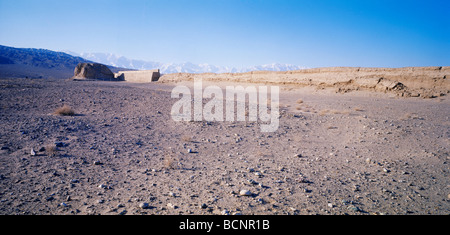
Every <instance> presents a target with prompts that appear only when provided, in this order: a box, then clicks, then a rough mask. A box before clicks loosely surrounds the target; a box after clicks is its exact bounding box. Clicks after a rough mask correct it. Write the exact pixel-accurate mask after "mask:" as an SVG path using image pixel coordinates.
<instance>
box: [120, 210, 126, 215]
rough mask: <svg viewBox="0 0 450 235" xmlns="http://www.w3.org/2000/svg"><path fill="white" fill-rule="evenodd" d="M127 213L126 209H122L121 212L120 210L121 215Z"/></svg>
mask: <svg viewBox="0 0 450 235" xmlns="http://www.w3.org/2000/svg"><path fill="white" fill-rule="evenodd" d="M126 213H127V211H126V210H122V211H121V212H119V215H125V214H126Z"/></svg>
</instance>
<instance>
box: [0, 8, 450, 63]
mask: <svg viewBox="0 0 450 235" xmlns="http://www.w3.org/2000/svg"><path fill="white" fill-rule="evenodd" d="M449 15H450V1H448V0H441V1H436V0H427V1H426V0H423V1H415V0H411V1H396V0H390V1H387V0H371V1H364V0H341V1H331V0H326V1H321V0H311V1H283V0H272V1H269V0H253V1H250V0H247V1H235V0H209V1H208V0H203V1H199V0H184V1H183V0H179V1H171V0H158V1H149V0H145V1H144V0H141V1H139V0H125V1H123V0H121V1H119V0H92V1H85V0H63V1H62V0H0V44H2V45H7V46H14V47H33V48H46V49H51V50H70V51H74V52H111V53H115V54H119V55H123V56H126V57H129V58H134V59H144V60H151V61H158V62H165V63H167V62H186V61H190V62H193V63H209V64H214V65H221V66H234V67H243V66H252V65H260V64H268V63H273V62H277V63H289V64H294V65H301V66H307V67H328V66H365V67H404V66H449V65H450V16H449Z"/></svg>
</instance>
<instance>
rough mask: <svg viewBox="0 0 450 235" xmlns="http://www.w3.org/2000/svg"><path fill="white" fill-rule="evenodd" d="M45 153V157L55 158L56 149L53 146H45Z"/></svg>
mask: <svg viewBox="0 0 450 235" xmlns="http://www.w3.org/2000/svg"><path fill="white" fill-rule="evenodd" d="M45 153H46V154H47V156H50V157H55V156H57V155H58V148H57V147H56V146H55V145H47V146H45Z"/></svg>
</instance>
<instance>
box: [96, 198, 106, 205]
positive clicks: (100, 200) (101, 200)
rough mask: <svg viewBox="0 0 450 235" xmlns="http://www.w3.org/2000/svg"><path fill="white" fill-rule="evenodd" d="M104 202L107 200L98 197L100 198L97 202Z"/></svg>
mask: <svg viewBox="0 0 450 235" xmlns="http://www.w3.org/2000/svg"><path fill="white" fill-rule="evenodd" d="M104 202H105V200H103V199H98V200H97V203H98V204H103V203H104Z"/></svg>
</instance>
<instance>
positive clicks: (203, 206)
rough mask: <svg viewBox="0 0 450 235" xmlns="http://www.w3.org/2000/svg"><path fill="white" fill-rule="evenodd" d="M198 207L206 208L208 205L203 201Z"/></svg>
mask: <svg viewBox="0 0 450 235" xmlns="http://www.w3.org/2000/svg"><path fill="white" fill-rule="evenodd" d="M200 208H202V209H206V208H208V205H206V204H205V203H203V204H202V205H201V206H200Z"/></svg>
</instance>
